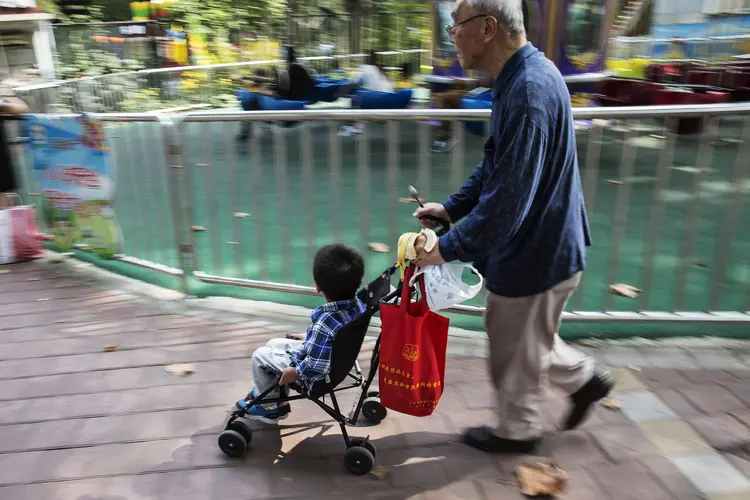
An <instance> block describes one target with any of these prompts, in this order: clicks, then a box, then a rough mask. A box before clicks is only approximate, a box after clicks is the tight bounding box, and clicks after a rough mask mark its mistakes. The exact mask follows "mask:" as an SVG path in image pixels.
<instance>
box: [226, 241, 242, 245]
mask: <svg viewBox="0 0 750 500" xmlns="http://www.w3.org/2000/svg"><path fill="white" fill-rule="evenodd" d="M227 245H239V243H238V242H236V241H227Z"/></svg>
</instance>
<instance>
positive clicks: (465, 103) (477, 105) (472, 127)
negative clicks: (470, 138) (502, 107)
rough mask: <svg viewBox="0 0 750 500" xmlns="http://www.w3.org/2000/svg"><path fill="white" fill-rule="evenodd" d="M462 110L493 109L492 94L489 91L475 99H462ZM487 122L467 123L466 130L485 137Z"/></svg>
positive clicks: (474, 97)
mask: <svg viewBox="0 0 750 500" xmlns="http://www.w3.org/2000/svg"><path fill="white" fill-rule="evenodd" d="M461 108H462V109H492V92H490V91H489V90H488V91H487V92H483V93H481V94H479V95H476V96H473V97H464V98H463V99H461ZM485 126H486V122H466V130H468V131H469V132H470V133H472V134H474V135H478V136H480V137H483V136H484V135H485Z"/></svg>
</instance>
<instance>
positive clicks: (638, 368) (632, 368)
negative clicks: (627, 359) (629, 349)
mask: <svg viewBox="0 0 750 500" xmlns="http://www.w3.org/2000/svg"><path fill="white" fill-rule="evenodd" d="M628 369H629V370H632V371H634V372H638V373H641V367H640V366H635V365H628Z"/></svg>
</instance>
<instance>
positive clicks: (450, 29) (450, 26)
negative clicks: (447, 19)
mask: <svg viewBox="0 0 750 500" xmlns="http://www.w3.org/2000/svg"><path fill="white" fill-rule="evenodd" d="M478 17H487V14H477V15H476V16H472V17H470V18H469V19H465V20H463V21H461V22H460V23H455V24H448V25H446V26H445V31H447V32H448V36H449V37H451V38H453V35H455V34H456V28H458V27H459V26H461V25H462V24H466V23H468V22H469V21H473V20H474V19H476V18H478Z"/></svg>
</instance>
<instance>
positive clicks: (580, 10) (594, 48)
mask: <svg viewBox="0 0 750 500" xmlns="http://www.w3.org/2000/svg"><path fill="white" fill-rule="evenodd" d="M608 3H609V2H608V1H607V0H569V1H568V2H567V8H566V9H565V12H564V16H565V18H564V19H565V20H564V22H563V26H564V27H565V28H564V29H565V31H564V35H563V42H564V43H562V44H560V45H561V47H562V51H563V58H562V59H560V64H559V66H560V71H561V72H562V74H563V75H570V74H576V73H589V72H598V71H601V69H602V65H603V63H604V48H605V43H606V42H605V38H604V37H603V36H602V34H603V30H605V15H606V7H607V4H608Z"/></svg>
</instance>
